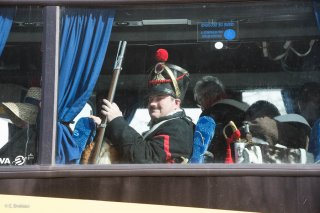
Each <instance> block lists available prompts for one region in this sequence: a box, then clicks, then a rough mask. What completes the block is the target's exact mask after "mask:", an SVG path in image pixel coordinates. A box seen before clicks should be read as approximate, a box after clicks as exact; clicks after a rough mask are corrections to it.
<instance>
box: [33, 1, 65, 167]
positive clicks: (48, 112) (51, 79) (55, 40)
mask: <svg viewBox="0 0 320 213" xmlns="http://www.w3.org/2000/svg"><path fill="white" fill-rule="evenodd" d="M59 16H60V15H59V7H58V6H47V7H44V17H43V18H44V28H43V42H42V49H43V59H42V103H41V120H40V137H39V155H38V156H39V158H38V159H39V160H38V162H39V164H41V165H51V164H54V162H55V161H54V156H55V144H56V143H55V142H56V123H57V98H58V89H57V87H58V71H59V70H58V66H59V20H60V17H59Z"/></svg>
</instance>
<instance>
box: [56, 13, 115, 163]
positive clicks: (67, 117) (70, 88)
mask: <svg viewBox="0 0 320 213" xmlns="http://www.w3.org/2000/svg"><path fill="white" fill-rule="evenodd" d="M113 20H114V10H107V9H75V8H65V9H64V11H63V15H62V18H61V34H60V64H59V68H60V70H59V86H58V124H57V144H56V159H55V161H56V164H68V163H75V162H76V161H77V160H78V159H79V158H80V157H81V156H80V155H81V149H80V147H79V146H78V145H77V144H76V142H75V141H74V139H73V138H72V133H71V132H70V131H69V129H68V127H67V126H66V125H64V124H65V123H69V122H71V121H73V119H74V118H75V117H76V115H77V114H78V113H79V112H80V111H81V109H82V108H83V107H84V105H85V104H86V102H87V101H88V99H89V98H90V95H91V93H92V91H93V89H94V86H95V84H96V81H97V79H98V77H99V74H100V71H101V68H102V64H103V61H104V58H105V54H106V51H107V47H108V43H109V39H110V34H111V29H112V24H113Z"/></svg>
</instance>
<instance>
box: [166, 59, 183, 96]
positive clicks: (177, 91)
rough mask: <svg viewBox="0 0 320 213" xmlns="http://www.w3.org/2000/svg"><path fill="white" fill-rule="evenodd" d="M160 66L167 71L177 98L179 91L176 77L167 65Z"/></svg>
mask: <svg viewBox="0 0 320 213" xmlns="http://www.w3.org/2000/svg"><path fill="white" fill-rule="evenodd" d="M162 66H163V67H164V69H165V70H166V72H167V73H168V75H169V77H170V78H171V80H172V83H173V87H174V90H175V92H176V96H177V97H178V98H179V97H180V94H181V92H180V89H179V85H178V82H177V80H176V78H175V77H174V75H173V73H172V71H171V69H170V68H169V67H168V66H167V65H165V64H163V65H162Z"/></svg>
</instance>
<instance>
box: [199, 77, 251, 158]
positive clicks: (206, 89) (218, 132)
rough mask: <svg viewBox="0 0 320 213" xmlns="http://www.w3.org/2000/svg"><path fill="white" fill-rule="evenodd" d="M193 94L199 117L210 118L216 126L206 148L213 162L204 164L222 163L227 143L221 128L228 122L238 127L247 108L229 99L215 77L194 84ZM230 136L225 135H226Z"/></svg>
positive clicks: (205, 78) (243, 104) (202, 79)
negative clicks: (211, 155) (199, 113)
mask: <svg viewBox="0 0 320 213" xmlns="http://www.w3.org/2000/svg"><path fill="white" fill-rule="evenodd" d="M193 93H194V99H195V101H196V102H197V103H198V105H199V106H200V107H201V109H202V113H201V115H200V117H202V116H210V117H212V118H213V119H214V121H215V124H216V127H215V129H214V131H215V132H214V137H213V139H212V141H211V144H210V145H209V147H208V151H209V152H211V153H212V154H213V160H212V159H210V158H208V159H206V162H208V163H210V162H214V163H224V162H225V158H226V149H227V143H226V139H225V138H224V135H223V134H222V132H223V128H224V127H225V126H226V125H227V124H228V123H229V122H230V121H233V122H234V123H235V124H236V126H237V127H240V126H241V125H242V122H243V120H244V115H245V111H246V110H247V108H248V107H249V106H248V105H247V104H246V103H243V102H240V101H237V100H234V99H229V98H228V95H227V93H226V91H225V87H224V85H223V83H222V82H221V81H220V79H218V78H217V77H215V76H204V77H202V78H201V79H200V80H199V81H197V82H196V85H195V87H194V89H193ZM230 134H231V133H230ZM230 134H229V132H228V133H227V135H230ZM232 149H233V146H232Z"/></svg>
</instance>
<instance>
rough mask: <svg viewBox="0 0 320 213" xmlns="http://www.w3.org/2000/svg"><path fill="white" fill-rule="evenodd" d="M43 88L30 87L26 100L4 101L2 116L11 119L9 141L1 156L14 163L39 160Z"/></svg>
mask: <svg viewBox="0 0 320 213" xmlns="http://www.w3.org/2000/svg"><path fill="white" fill-rule="evenodd" d="M40 101H41V88H40V87H30V88H29V89H28V92H27V94H26V97H25V98H24V102H22V103H17V102H3V103H1V104H0V117H3V118H7V119H10V121H11V122H12V124H14V125H11V127H10V131H9V132H10V135H9V137H10V138H9V141H8V142H7V143H6V144H5V145H4V146H3V147H2V148H1V149H0V158H9V159H10V162H11V164H12V165H24V164H34V163H36V162H37V153H38V151H37V148H38V147H37V143H38V125H39V121H38V119H39V108H40Z"/></svg>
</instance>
